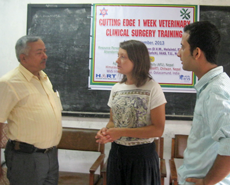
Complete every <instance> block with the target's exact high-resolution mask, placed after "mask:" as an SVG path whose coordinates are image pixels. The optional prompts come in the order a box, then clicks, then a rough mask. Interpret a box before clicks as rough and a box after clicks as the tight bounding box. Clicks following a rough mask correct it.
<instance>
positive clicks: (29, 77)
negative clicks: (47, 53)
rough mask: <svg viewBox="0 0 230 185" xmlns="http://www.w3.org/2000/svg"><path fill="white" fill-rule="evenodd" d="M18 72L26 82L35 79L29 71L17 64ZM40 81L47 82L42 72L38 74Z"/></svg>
mask: <svg viewBox="0 0 230 185" xmlns="http://www.w3.org/2000/svg"><path fill="white" fill-rule="evenodd" d="M18 68H19V71H20V72H21V73H22V74H23V76H24V77H25V78H26V79H27V81H30V80H31V79H32V78H33V77H35V78H37V79H38V77H37V76H35V75H33V74H32V73H31V72H30V71H28V70H27V69H26V68H25V67H24V66H23V65H21V64H19V67H18ZM39 75H40V79H44V80H47V78H48V77H47V75H46V73H44V72H43V71H40V72H39Z"/></svg>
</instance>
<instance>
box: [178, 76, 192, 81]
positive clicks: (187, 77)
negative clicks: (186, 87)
mask: <svg viewBox="0 0 230 185" xmlns="http://www.w3.org/2000/svg"><path fill="white" fill-rule="evenodd" d="M179 78H180V80H182V81H184V82H189V81H190V76H189V75H180V76H179Z"/></svg>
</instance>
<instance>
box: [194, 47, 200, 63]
mask: <svg viewBox="0 0 230 185" xmlns="http://www.w3.org/2000/svg"><path fill="white" fill-rule="evenodd" d="M201 53H202V51H201V49H200V48H198V47H196V49H194V50H193V57H194V58H195V59H196V60H197V59H199V58H200V56H201Z"/></svg>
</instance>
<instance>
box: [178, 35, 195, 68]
mask: <svg viewBox="0 0 230 185" xmlns="http://www.w3.org/2000/svg"><path fill="white" fill-rule="evenodd" d="M189 36H190V35H189V34H188V33H186V32H185V33H183V35H182V40H181V48H180V50H179V51H178V53H177V56H178V57H180V60H181V61H182V63H181V64H182V67H183V69H184V70H186V71H193V68H194V57H193V56H192V55H191V52H190V45H189V43H188V42H187V40H188V38H189Z"/></svg>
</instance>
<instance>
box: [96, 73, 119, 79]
mask: <svg viewBox="0 0 230 185" xmlns="http://www.w3.org/2000/svg"><path fill="white" fill-rule="evenodd" d="M116 76H117V74H96V79H115V78H116Z"/></svg>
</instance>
